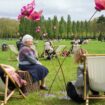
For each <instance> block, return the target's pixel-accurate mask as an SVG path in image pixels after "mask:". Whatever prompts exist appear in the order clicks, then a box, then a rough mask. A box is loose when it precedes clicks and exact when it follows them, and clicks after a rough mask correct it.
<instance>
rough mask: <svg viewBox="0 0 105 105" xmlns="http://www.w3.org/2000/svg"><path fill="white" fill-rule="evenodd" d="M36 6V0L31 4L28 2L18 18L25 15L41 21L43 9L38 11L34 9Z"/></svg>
mask: <svg viewBox="0 0 105 105" xmlns="http://www.w3.org/2000/svg"><path fill="white" fill-rule="evenodd" d="M34 8H35V1H34V0H33V1H32V2H31V3H30V4H27V5H26V6H23V7H22V9H21V13H20V14H19V16H18V19H22V18H23V17H25V18H27V19H30V20H35V21H39V20H40V17H41V15H42V10H40V11H39V12H37V11H34Z"/></svg>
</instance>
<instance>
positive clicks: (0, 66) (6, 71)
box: [0, 64, 20, 87]
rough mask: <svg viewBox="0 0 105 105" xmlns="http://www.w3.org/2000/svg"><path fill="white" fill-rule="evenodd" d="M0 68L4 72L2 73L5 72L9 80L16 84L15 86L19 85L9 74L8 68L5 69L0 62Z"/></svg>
mask: <svg viewBox="0 0 105 105" xmlns="http://www.w3.org/2000/svg"><path fill="white" fill-rule="evenodd" d="M0 69H1V70H2V71H3V72H4V74H6V75H7V76H8V77H9V79H10V80H11V82H12V83H13V84H14V85H15V86H16V87H20V86H19V84H18V83H17V81H16V80H14V78H13V77H12V76H11V74H10V73H9V72H8V70H6V69H5V67H4V66H3V65H2V64H0Z"/></svg>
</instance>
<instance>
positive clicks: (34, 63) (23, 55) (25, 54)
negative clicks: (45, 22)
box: [19, 34, 48, 90]
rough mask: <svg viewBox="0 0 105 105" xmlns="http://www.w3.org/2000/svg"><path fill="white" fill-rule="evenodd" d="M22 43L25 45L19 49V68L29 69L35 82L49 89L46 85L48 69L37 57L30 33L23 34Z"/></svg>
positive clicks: (44, 88) (41, 87) (42, 87)
mask: <svg viewBox="0 0 105 105" xmlns="http://www.w3.org/2000/svg"><path fill="white" fill-rule="evenodd" d="M22 43H23V44H24V46H23V47H22V48H21V49H20V51H19V68H20V69H21V70H23V71H28V72H29V73H30V75H31V76H32V79H33V83H35V82H36V81H38V82H39V84H40V89H43V90H48V88H47V87H46V85H45V77H46V76H47V74H48V69H47V68H46V67H44V66H43V65H42V64H41V63H40V62H39V61H38V60H37V59H36V57H35V51H34V50H33V49H32V48H31V46H32V45H33V37H32V36H31V35H29V34H26V35H24V36H23V39H22Z"/></svg>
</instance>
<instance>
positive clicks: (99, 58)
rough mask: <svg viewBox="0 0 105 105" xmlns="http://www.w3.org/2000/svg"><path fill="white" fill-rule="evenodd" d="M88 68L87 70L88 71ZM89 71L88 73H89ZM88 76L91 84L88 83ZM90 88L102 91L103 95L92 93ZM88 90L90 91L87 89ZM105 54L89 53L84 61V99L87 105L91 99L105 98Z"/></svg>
mask: <svg viewBox="0 0 105 105" xmlns="http://www.w3.org/2000/svg"><path fill="white" fill-rule="evenodd" d="M86 68H87V71H86ZM87 73H88V75H87ZM87 76H88V81H89V84H87ZM88 86H89V89H90V90H93V91H96V92H101V95H94V94H93V95H92V93H91V94H90V92H89V90H88V89H87V87H88ZM87 90H88V91H87ZM104 92H105V54H88V55H86V59H85V63H84V99H85V100H86V105H88V104H89V100H90V99H105V95H104V94H102V93H104Z"/></svg>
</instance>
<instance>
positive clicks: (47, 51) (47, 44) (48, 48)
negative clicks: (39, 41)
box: [44, 41, 55, 60]
mask: <svg viewBox="0 0 105 105" xmlns="http://www.w3.org/2000/svg"><path fill="white" fill-rule="evenodd" d="M44 47H45V48H44V49H45V54H46V55H47V59H49V60H50V59H51V58H52V57H53V55H54V54H55V52H54V49H53V48H52V46H51V42H50V41H47V42H45V45H44Z"/></svg>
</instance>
